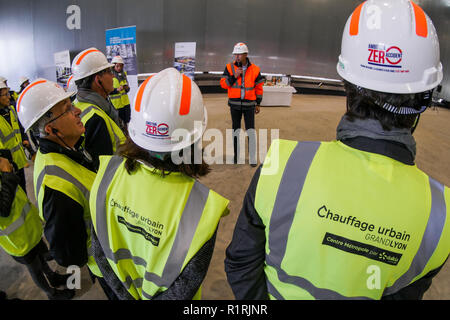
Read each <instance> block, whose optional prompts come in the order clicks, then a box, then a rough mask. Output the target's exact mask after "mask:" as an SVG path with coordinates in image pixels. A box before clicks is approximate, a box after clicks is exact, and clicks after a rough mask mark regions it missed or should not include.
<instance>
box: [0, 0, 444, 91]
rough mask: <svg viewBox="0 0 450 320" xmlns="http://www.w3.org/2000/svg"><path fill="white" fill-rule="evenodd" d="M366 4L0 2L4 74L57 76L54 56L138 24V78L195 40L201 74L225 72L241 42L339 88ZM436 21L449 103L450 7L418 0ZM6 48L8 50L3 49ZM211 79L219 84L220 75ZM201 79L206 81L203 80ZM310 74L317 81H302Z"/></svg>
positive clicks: (0, 68) (266, 62) (278, 67)
mask: <svg viewBox="0 0 450 320" xmlns="http://www.w3.org/2000/svg"><path fill="white" fill-rule="evenodd" d="M361 2H362V0H339V1H336V0H278V1H273V0H225V1H224V0H220V1H219V0H148V1H142V0H127V1H119V0H15V1H10V0H0V7H1V10H0V30H2V34H1V36H0V46H1V48H2V50H1V52H0V61H1V62H0V74H1V75H4V76H7V77H9V78H10V79H11V80H13V81H11V80H10V84H11V85H13V83H14V79H16V78H17V80H15V81H18V79H19V77H20V76H21V75H27V76H29V77H32V76H35V77H36V76H41V77H46V78H49V79H54V77H55V67H54V62H53V53H55V52H58V51H62V50H70V51H71V54H73V55H75V54H77V53H78V52H80V51H81V50H83V49H86V48H88V47H92V46H94V47H97V48H99V49H103V50H104V48H105V30H106V29H110V28H116V27H121V26H129V25H136V27H137V57H138V70H139V73H151V72H158V71H160V70H162V69H164V68H167V67H170V66H173V55H174V43H175V42H184V41H186V42H190V41H195V42H196V43H197V54H196V70H197V71H200V72H202V75H203V72H222V71H223V70H224V68H225V64H226V63H227V62H229V61H230V60H231V58H232V56H231V52H232V49H233V45H234V44H235V43H236V42H240V41H242V42H245V43H246V44H247V45H248V46H249V50H250V54H249V58H250V60H251V61H253V62H255V63H256V64H258V65H259V66H260V67H261V70H262V72H264V73H276V74H287V75H298V76H299V78H293V80H294V84H295V83H304V84H305V85H307V84H308V83H309V84H310V85H313V86H318V84H320V83H322V85H321V86H323V85H325V84H326V85H331V86H334V83H333V81H331V82H324V81H320V79H319V80H314V79H315V78H325V79H331V80H333V79H339V77H338V75H337V72H336V63H337V58H338V55H339V52H340V45H341V43H340V41H341V35H342V30H343V28H344V25H345V22H346V19H347V17H348V16H349V15H350V14H351V12H352V11H353V10H354V9H355V8H356V7H357V6H358V5H359V4H360V3H361ZM416 3H417V4H419V5H421V6H422V8H423V9H424V10H425V11H426V12H427V14H428V15H429V16H430V17H431V18H432V20H433V22H434V24H435V26H436V29H437V32H438V35H439V39H440V43H441V60H442V63H443V65H444V81H443V83H442V90H441V92H440V93H439V95H440V96H441V97H444V98H445V99H447V100H450V72H449V70H450V36H449V34H448V32H447V31H448V30H450V25H449V24H450V19H449V17H450V3H449V1H448V0H416ZM73 4H75V5H77V6H79V8H80V9H81V13H80V14H81V23H80V29H74V30H69V29H68V28H67V26H66V21H67V19H68V18H69V16H70V15H69V14H67V13H66V11H67V8H68V6H70V5H73ZM5 48H7V49H6V50H5ZM207 75H208V76H206V78H207V79H206V80H205V81H214V80H212V79H214V78H217V76H214V75H215V73H213V74H212V76H210V75H209V74H207ZM198 77H200V78H201V77H204V76H200V75H198ZM302 77H310V78H311V79H309V80H308V79H307V78H302Z"/></svg>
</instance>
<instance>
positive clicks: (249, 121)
mask: <svg viewBox="0 0 450 320" xmlns="http://www.w3.org/2000/svg"><path fill="white" fill-rule="evenodd" d="M230 111H231V121H232V126H233V150H234V158H233V159H234V162H235V163H236V162H237V157H238V154H239V150H240V149H239V147H240V145H239V136H238V134H237V132H236V130H238V129H240V128H241V120H242V116H244V124H245V130H247V133H248V135H249V137H250V135H251V134H256V133H255V131H254V129H255V107H252V108H245V109H244V108H230ZM250 129H253V130H250ZM249 130H250V132H249ZM253 141H254V142H255V144H254V145H253V143H250V142H249V143H248V146H249V156H250V163H256V136H255V140H253Z"/></svg>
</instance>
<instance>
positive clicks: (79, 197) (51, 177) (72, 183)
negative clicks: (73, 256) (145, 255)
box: [33, 150, 102, 277]
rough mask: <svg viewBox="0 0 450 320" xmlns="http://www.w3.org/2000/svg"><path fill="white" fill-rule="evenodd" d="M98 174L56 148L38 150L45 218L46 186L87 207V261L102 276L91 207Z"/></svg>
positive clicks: (37, 182) (37, 184) (38, 193)
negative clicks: (94, 248)
mask: <svg viewBox="0 0 450 320" xmlns="http://www.w3.org/2000/svg"><path fill="white" fill-rule="evenodd" d="M94 178H95V172H92V171H90V170H88V169H86V168H85V167H83V166H82V165H81V164H79V163H77V162H75V161H73V160H72V159H70V158H69V157H67V156H65V155H63V154H59V153H54V152H50V153H46V154H43V153H41V152H40V150H39V151H38V152H37V155H36V160H35V163H34V172H33V182H34V192H35V197H36V199H37V203H38V208H39V215H40V217H41V219H42V220H44V221H45V219H44V216H43V207H42V205H43V201H44V193H45V187H46V186H47V187H49V188H51V189H53V190H57V191H59V192H61V193H64V194H65V195H66V196H68V197H70V198H71V199H73V200H74V201H76V202H77V203H79V204H80V206H81V207H82V208H83V210H84V212H83V218H84V223H85V226H86V233H87V244H86V245H87V248H88V263H87V264H88V267H89V269H90V270H91V271H92V273H93V274H95V275H96V276H99V277H101V276H102V274H101V273H100V270H99V269H98V266H97V264H96V263H95V260H94V258H93V257H92V254H91V224H92V220H91V213H90V210H89V194H90V190H91V186H92V182H93V181H94ZM59 214H64V212H60V213H59Z"/></svg>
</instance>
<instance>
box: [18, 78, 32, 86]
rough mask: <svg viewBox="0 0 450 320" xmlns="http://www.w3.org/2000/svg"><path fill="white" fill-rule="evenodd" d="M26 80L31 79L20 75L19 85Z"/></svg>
mask: <svg viewBox="0 0 450 320" xmlns="http://www.w3.org/2000/svg"><path fill="white" fill-rule="evenodd" d="M26 81H30V79H28V78H27V77H23V76H22V77H20V79H19V87H20V86H21V85H22V84H23V83H24V82H26Z"/></svg>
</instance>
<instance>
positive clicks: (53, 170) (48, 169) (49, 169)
mask: <svg viewBox="0 0 450 320" xmlns="http://www.w3.org/2000/svg"><path fill="white" fill-rule="evenodd" d="M46 175H49V176H56V177H59V178H61V179H64V180H66V181H67V182H69V183H71V184H73V185H74V186H75V187H77V188H78V189H79V190H80V192H81V193H82V194H83V195H84V197H85V198H86V199H87V200H89V190H88V189H86V187H85V186H84V185H83V184H82V183H81V182H80V181H78V180H77V179H76V178H75V177H74V176H72V175H71V174H70V173H68V172H67V171H65V170H64V169H61V168H60V167H58V166H54V165H49V166H45V167H44V169H43V170H42V171H41V173H40V174H39V176H38V178H37V183H36V190H37V194H36V199H37V198H38V197H39V192H40V191H41V185H42V181H43V180H44V177H45V176H46Z"/></svg>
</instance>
